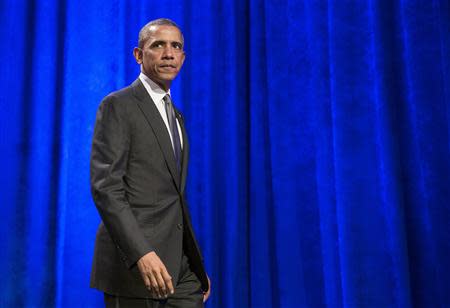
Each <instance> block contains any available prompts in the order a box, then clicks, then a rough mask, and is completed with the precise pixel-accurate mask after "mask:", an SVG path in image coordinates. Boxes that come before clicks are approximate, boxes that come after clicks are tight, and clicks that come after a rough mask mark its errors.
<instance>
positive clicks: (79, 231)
mask: <svg viewBox="0 0 450 308" xmlns="http://www.w3.org/2000/svg"><path fill="white" fill-rule="evenodd" d="M158 17H168V18H171V19H173V20H174V21H176V22H177V23H178V24H179V25H180V26H181V28H182V29H183V31H184V37H185V43H186V46H185V50H186V61H185V64H184V67H183V69H182V72H181V73H180V76H178V77H177V79H176V81H175V82H174V84H173V86H172V96H173V101H174V103H175V104H176V105H177V106H178V107H179V108H180V109H181V111H182V113H183V115H184V117H185V119H186V124H187V131H188V134H189V139H190V145H191V153H190V166H189V178H188V189H187V198H188V201H189V206H190V211H191V216H192V220H193V225H194V228H195V230H196V234H197V237H198V240H199V243H200V245H201V247H202V251H203V255H204V258H205V262H206V263H205V265H206V268H207V271H208V274H209V276H210V277H211V280H212V296H211V299H210V300H209V302H208V304H207V307H411V306H417V307H447V306H450V295H449V294H450V292H448V291H449V290H448V286H449V285H450V261H449V256H450V224H449V221H450V208H449V205H450V192H449V191H450V190H449V189H448V186H449V183H450V163H449V159H448V158H449V152H450V138H449V136H450V94H449V93H450V92H449V91H450V78H449V76H450V75H449V74H450V62H449V59H450V6H449V3H448V1H437V0H434V1H427V2H425V1H415V0H397V1H375V0H367V1H334V0H328V1H325V0H323V1H300V0H286V1H281V2H280V1H271V0H265V1H255V0H246V1H238V0H224V1H207V0H196V1H184V0H179V1H175V0H171V1H164V2H156V1H150V2H148V1H147V2H136V1H131V0H120V1H100V0H91V1H82V2H79V1H74V0H64V1H51V0H46V1H33V0H29V1H26V0H20V1H2V2H0V25H1V26H0V42H1V48H0V63H2V67H1V74H0V87H1V93H2V95H1V96H0V111H1V113H0V115H1V120H0V156H1V158H2V161H3V162H4V165H3V168H2V175H3V176H2V177H0V187H1V188H0V205H1V208H2V210H3V221H2V223H1V224H0V231H1V237H2V241H0V259H1V260H3V262H1V263H0V275H1V277H2V279H1V280H0V288H1V290H2V291H1V292H0V293H1V295H0V306H5V307H9V306H10V307H50V306H56V307H79V306H89V307H96V306H98V307H102V305H103V299H102V294H101V293H100V292H98V291H95V290H91V289H89V287H88V286H89V273H90V267H91V260H92V255H93V246H94V239H95V232H96V228H97V225H98V223H99V220H100V218H99V216H98V214H97V212H96V210H95V206H94V204H93V202H92V199H91V196H90V188H89V153H90V145H91V138H92V132H93V125H94V120H95V113H96V109H97V107H98V104H99V103H100V101H101V99H102V98H103V97H104V96H105V95H107V94H108V93H109V92H111V91H114V90H117V89H119V88H121V87H123V86H126V85H128V84H130V83H131V82H132V81H133V80H134V79H135V78H136V77H137V76H138V73H139V67H138V66H137V64H136V63H135V62H134V60H133V57H132V48H133V47H134V46H135V45H136V44H137V35H138V32H139V29H140V28H141V27H142V26H143V25H144V24H145V23H146V22H148V21H149V20H151V19H155V18H158Z"/></svg>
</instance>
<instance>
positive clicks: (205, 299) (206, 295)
mask: <svg viewBox="0 0 450 308" xmlns="http://www.w3.org/2000/svg"><path fill="white" fill-rule="evenodd" d="M206 278H208V286H209V288H208V292H206V293H203V302H204V303H205V302H206V301H207V300H208V297H209V295H211V280H209V276H208V275H206Z"/></svg>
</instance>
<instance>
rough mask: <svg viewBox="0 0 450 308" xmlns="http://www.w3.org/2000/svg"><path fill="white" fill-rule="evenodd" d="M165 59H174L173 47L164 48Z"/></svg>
mask: <svg viewBox="0 0 450 308" xmlns="http://www.w3.org/2000/svg"><path fill="white" fill-rule="evenodd" d="M163 58H164V59H173V47H172V46H166V47H165V48H164V52H163Z"/></svg>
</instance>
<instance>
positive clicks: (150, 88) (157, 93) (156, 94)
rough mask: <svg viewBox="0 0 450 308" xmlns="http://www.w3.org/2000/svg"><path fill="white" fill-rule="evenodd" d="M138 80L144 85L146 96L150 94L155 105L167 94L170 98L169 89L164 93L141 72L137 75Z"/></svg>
mask: <svg viewBox="0 0 450 308" xmlns="http://www.w3.org/2000/svg"><path fill="white" fill-rule="evenodd" d="M139 79H140V80H141V81H142V83H143V84H144V87H145V89H146V90H147V92H148V94H150V97H151V98H152V100H153V102H155V104H159V103H160V102H161V101H162V100H163V98H164V96H166V95H167V94H169V96H170V89H169V91H167V92H166V91H164V90H163V89H161V87H160V86H159V85H158V84H157V83H156V82H154V81H153V80H151V79H150V78H148V77H147V76H146V75H145V74H144V73H142V72H141V73H140V74H139Z"/></svg>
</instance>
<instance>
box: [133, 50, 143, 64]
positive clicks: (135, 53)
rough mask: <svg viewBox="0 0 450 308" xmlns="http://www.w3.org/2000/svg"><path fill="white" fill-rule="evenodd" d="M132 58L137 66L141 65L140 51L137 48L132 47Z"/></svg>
mask: <svg viewBox="0 0 450 308" xmlns="http://www.w3.org/2000/svg"><path fill="white" fill-rule="evenodd" d="M133 56H134V58H135V59H136V62H137V63H138V64H142V49H141V48H139V47H134V49H133Z"/></svg>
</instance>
